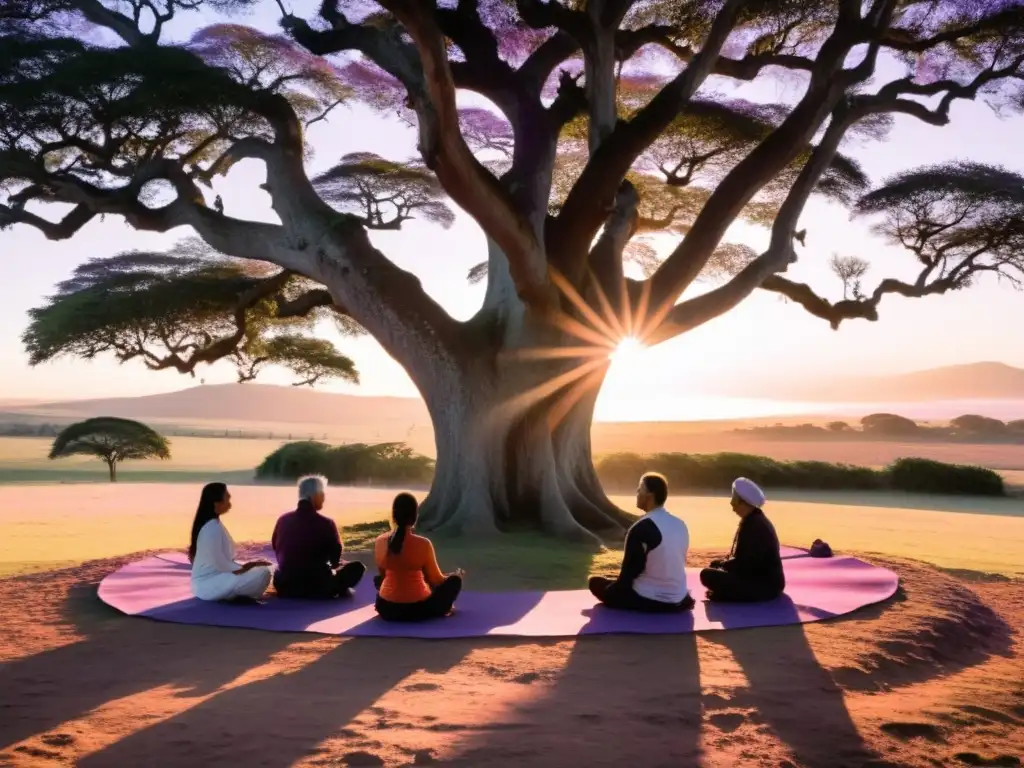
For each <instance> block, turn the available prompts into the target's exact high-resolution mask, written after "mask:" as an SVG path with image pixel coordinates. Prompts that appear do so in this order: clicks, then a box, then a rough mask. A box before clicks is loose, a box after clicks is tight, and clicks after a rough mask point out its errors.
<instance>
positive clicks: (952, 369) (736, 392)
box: [719, 362, 1024, 403]
mask: <svg viewBox="0 0 1024 768" xmlns="http://www.w3.org/2000/svg"><path fill="white" fill-rule="evenodd" d="M719 394H723V393H721V391H720V392H719ZM727 394H728V395H731V396H734V397H759V398H766V399H771V400H789V401H805V402H823V403H824V402H828V403H841V402H847V403H867V402H874V403H883V402H888V403H899V402H915V401H916V402H923V401H939V400H1024V369H1021V368H1014V367H1013V366H1009V365H1005V364H1004V363H988V362H986V363H969V364H966V365H951V366H946V367H943V368H932V369H929V370H924V371H915V372H913V373H905V374H898V375H893V376H863V377H849V378H828V379H815V380H808V381H803V382H794V381H792V380H789V381H784V380H782V379H778V380H773V379H768V380H758V379H754V380H752V382H751V383H750V384H747V383H743V384H741V385H740V386H739V387H734V388H731V389H729V391H728V393H727Z"/></svg>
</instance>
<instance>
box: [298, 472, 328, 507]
mask: <svg viewBox="0 0 1024 768" xmlns="http://www.w3.org/2000/svg"><path fill="white" fill-rule="evenodd" d="M326 490H327V478H326V477H324V476H323V475H306V476H305V477H300V478H299V501H303V500H307V499H312V498H313V497H314V496H316V495H317V494H318V493H323V492H324V491H326Z"/></svg>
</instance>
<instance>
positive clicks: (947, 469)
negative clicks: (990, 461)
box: [886, 459, 1005, 496]
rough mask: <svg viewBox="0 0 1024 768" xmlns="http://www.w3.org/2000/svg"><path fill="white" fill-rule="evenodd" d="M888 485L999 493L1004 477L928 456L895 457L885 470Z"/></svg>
mask: <svg viewBox="0 0 1024 768" xmlns="http://www.w3.org/2000/svg"><path fill="white" fill-rule="evenodd" d="M886 472H887V473H888V477H889V483H890V486H891V487H892V488H893V489H895V490H898V491H907V492H910V493H941V494H957V495H965V496H1002V495H1004V493H1005V489H1004V487H1003V478H1002V477H1000V476H999V474H998V473H996V472H993V471H992V470H991V469H985V468H984V467H970V466H964V465H960V464H944V463H942V462H940V461H931V460H930V459H898V460H897V461H895V462H893V463H892V465H890V466H889V467H888V469H887V470H886Z"/></svg>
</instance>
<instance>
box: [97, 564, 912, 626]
mask: <svg viewBox="0 0 1024 768" xmlns="http://www.w3.org/2000/svg"><path fill="white" fill-rule="evenodd" d="M783 556H784V558H785V559H784V567H785V570H786V594H785V595H783V596H782V597H780V598H779V599H777V600H773V601H771V602H767V603H757V604H743V605H736V604H733V605H724V604H716V603H705V602H702V601H703V599H704V588H703V587H702V586H701V584H700V580H699V579H698V576H697V574H698V573H699V570H698V569H688V571H687V574H688V579H689V584H690V591H691V594H692V595H693V597H694V599H695V600H696V601H697V606H696V608H695V609H694V610H693V611H692V612H689V613H682V614H671V615H647V614H638V613H628V612H625V611H614V610H611V609H608V608H605V607H603V606H600V605H596V601H595V599H594V597H593V595H591V594H590V592H589V591H588V590H586V589H582V590H571V591H557V592H473V591H471V590H464V591H463V592H462V594H461V595H460V596H459V600H458V602H457V603H456V606H455V613H454V614H453V615H452V616H447V617H445V618H443V619H435V620H432V621H428V622H423V623H419V624H394V623H388V622H385V621H382V620H381V619H380V618H378V617H377V615H376V613H375V612H374V610H373V600H374V595H375V592H374V588H373V582H372V579H371V578H370V576H369V573H368V574H367V576H366V577H364V578H363V580H362V582H361V583H360V584H359V586H358V588H357V589H356V594H355V596H354V597H353V598H349V599H346V598H342V599H338V600H329V601H322V602H316V601H307V600H281V599H278V598H277V597H276V596H270V597H269V598H268V599H267V602H266V603H265V604H264V605H226V604H223V603H211V602H204V601H202V600H197V599H195V598H194V597H192V592H191V588H190V585H189V564H188V560H187V559H186V558H185V556H184V555H182V554H179V553H168V554H163V555H158V556H155V557H147V558H146V559H144V560H139V561H137V562H134V563H130V564H129V565H126V566H124V567H123V568H121V569H120V570H118V571H116V572H114V573H112V574H110V575H109V576H107V577H106V578H105V579H103V581H102V582H101V583H100V588H99V597H100V599H101V600H102V601H103V602H105V603H107V604H108V605H110V606H112V607H114V608H116V609H118V610H119V611H122V612H123V613H126V614H128V615H130V616H145V617H147V618H150V619H156V620H158V621H169V622H174V623H178V624H204V625H212V626H222V627H245V628H249V629H263V630H270V631H275V632H317V633H321V634H328V635H347V636H358V637H415V638H435V639H436V638H455V637H482V636H484V635H511V636H520V637H573V636H576V635H598V634H644V635H660V634H681V633H686V632H703V631H707V630H722V629H743V628H749V627H770V626H779V625H783V624H802V623H806V622H811V621H820V620H821V619H830V618H833V617H835V616H841V615H843V614H845V613H850V612H851V611H855V610H857V609H858V608H862V607H864V606H866V605H871V604H872V603H877V602H881V601H882V600H885V599H887V598H889V597H891V596H892V595H893V593H894V592H895V591H896V587H897V584H898V581H899V579H898V577H897V576H896V574H895V573H893V572H892V571H889V570H886V569H885V568H878V567H876V566H873V565H869V564H868V563H865V562H863V561H861V560H858V559H856V558H853V557H832V558H827V559H819V558H812V557H809V556H808V555H807V554H806V551H804V550H797V549H792V548H788V547H786V548H783ZM267 559H271V558H269V557H268V558H267ZM469 578H470V579H472V574H470V575H469Z"/></svg>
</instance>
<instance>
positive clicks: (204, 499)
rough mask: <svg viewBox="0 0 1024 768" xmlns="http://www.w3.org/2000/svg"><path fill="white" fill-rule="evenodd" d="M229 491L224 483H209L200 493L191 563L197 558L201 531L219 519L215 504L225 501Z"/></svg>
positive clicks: (193, 533) (194, 523)
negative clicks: (197, 546) (225, 495)
mask: <svg viewBox="0 0 1024 768" xmlns="http://www.w3.org/2000/svg"><path fill="white" fill-rule="evenodd" d="M227 492H228V487H227V486H226V485H224V483H207V484H206V485H204V486H203V492H202V493H201V494H199V506H198V507H197V508H196V516H195V519H194V520H192V540H191V542H189V545H188V561H189V562H190V563H191V562H192V561H193V560H195V559H196V542H197V541H199V532H200V531H201V530H203V526H204V525H206V524H207V523H208V522H210V521H211V520H216V519H217V509H216V506H215V505H216V504H217V502H220V501H224V494H225V493H227Z"/></svg>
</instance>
